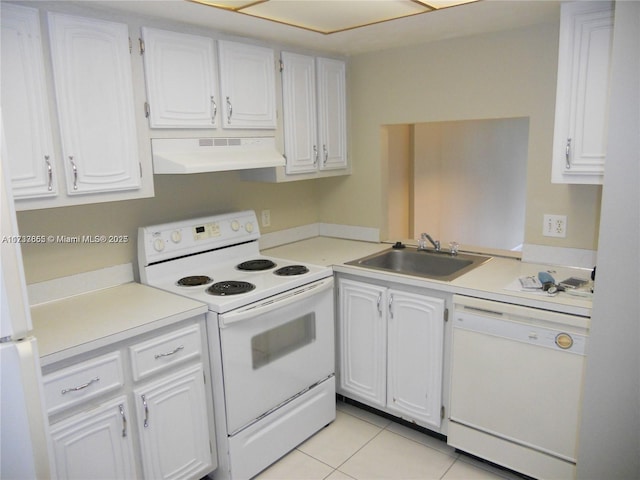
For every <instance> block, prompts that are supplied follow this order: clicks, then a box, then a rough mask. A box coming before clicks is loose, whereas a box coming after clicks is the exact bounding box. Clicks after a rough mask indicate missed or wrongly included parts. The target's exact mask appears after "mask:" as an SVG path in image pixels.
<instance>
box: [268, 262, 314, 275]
mask: <svg viewBox="0 0 640 480" xmlns="http://www.w3.org/2000/svg"><path fill="white" fill-rule="evenodd" d="M308 271H309V269H308V268H307V267H305V266H304V265H287V266H286V267H282V268H279V269H278V270H276V271H275V272H273V273H274V274H275V275H280V276H281V277H291V276H293V275H302V274H305V273H307V272H308Z"/></svg>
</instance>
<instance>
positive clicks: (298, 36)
mask: <svg viewBox="0 0 640 480" xmlns="http://www.w3.org/2000/svg"><path fill="white" fill-rule="evenodd" d="M335 1H336V0H306V2H313V5H314V7H316V8H317V7H318V5H319V4H325V5H326V7H327V8H332V5H331V4H332V3H334V2H335ZM359 1H360V2H362V3H363V6H365V7H366V3H367V2H373V3H378V2H381V1H386V0H359ZM77 3H85V2H77ZM86 3H90V4H91V6H93V7H98V8H104V9H110V10H119V11H124V12H128V13H133V14H140V15H144V16H150V17H158V18H161V19H168V20H172V21H179V22H185V23H189V24H193V25H197V26H201V27H207V28H211V29H214V30H216V31H219V32H221V33H225V34H230V35H237V36H241V37H250V38H255V39H259V40H264V41H268V42H274V43H277V44H281V45H295V46H298V47H302V48H308V49H311V50H314V51H321V52H327V53H333V54H339V55H347V56H349V55H356V54H361V53H366V52H371V51H377V50H384V49H389V48H396V47H401V46H407V45H415V44H420V43H425V42H432V41H436V40H443V39H447V38H454V37H460V36H466V35H474V34H478V33H485V32H492V31H499V30H508V29H513V28H518V27H523V26H527V25H533V24H537V23H545V22H554V21H555V22H557V21H558V18H559V4H560V2H559V1H556V0H481V1H478V2H474V3H469V4H466V5H461V6H456V7H451V8H444V9H441V10H435V11H431V12H428V13H421V14H417V15H411V16H407V17H403V18H399V19H395V20H389V21H385V22H381V23H375V24H372V25H367V26H363V27H360V28H353V29H347V30H344V31H339V32H336V33H331V34H330V35H327V34H324V33H318V32H315V31H311V30H308V29H304V28H298V27H295V26H290V25H285V24H282V23H278V22H274V21H271V20H266V19H263V18H257V17H253V16H250V15H246V14H242V13H236V12H233V11H230V10H225V9H220V8H214V7H211V6H207V5H202V4H199V3H195V2H191V1H187V0H122V1H110V0H97V1H96V0H94V1H90V2H86ZM282 3H286V0H285V1H283V2H282ZM298 3H300V2H298Z"/></svg>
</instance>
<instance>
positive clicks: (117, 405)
mask: <svg viewBox="0 0 640 480" xmlns="http://www.w3.org/2000/svg"><path fill="white" fill-rule="evenodd" d="M128 415H129V409H128V406H127V401H126V398H125V397H124V396H122V397H118V398H115V399H113V400H111V401H109V402H108V403H104V404H102V405H101V406H99V407H98V408H95V409H93V410H88V411H85V412H82V413H78V414H76V415H74V416H72V417H70V418H68V419H66V420H63V421H61V422H59V423H56V424H54V425H52V426H51V440H52V444H53V455H54V459H55V469H56V473H57V477H58V478H65V479H74V478H75V479H82V480H88V479H98V478H102V479H114V478H135V477H136V470H135V464H134V455H133V444H132V441H131V434H130V433H131V432H130V431H129V424H128V421H129V416H128Z"/></svg>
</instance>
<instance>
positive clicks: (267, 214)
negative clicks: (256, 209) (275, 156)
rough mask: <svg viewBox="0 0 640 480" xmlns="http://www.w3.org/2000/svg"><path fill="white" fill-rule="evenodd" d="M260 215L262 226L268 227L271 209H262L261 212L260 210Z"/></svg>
mask: <svg viewBox="0 0 640 480" xmlns="http://www.w3.org/2000/svg"><path fill="white" fill-rule="evenodd" d="M260 215H261V217H262V226H263V227H270V226H271V210H262V212H260Z"/></svg>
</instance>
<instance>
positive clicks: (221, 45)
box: [218, 40, 277, 129]
mask: <svg viewBox="0 0 640 480" xmlns="http://www.w3.org/2000/svg"><path fill="white" fill-rule="evenodd" d="M218 51H219V55H218V60H219V63H220V89H221V98H220V100H221V102H222V105H221V110H222V111H223V112H224V113H223V116H222V127H223V128H234V129H236V128H237V129H275V128H276V126H277V118H276V88H275V57H274V53H273V50H272V49H270V48H265V47H258V46H255V45H247V44H243V43H236V42H229V41H226V40H220V41H218Z"/></svg>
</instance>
